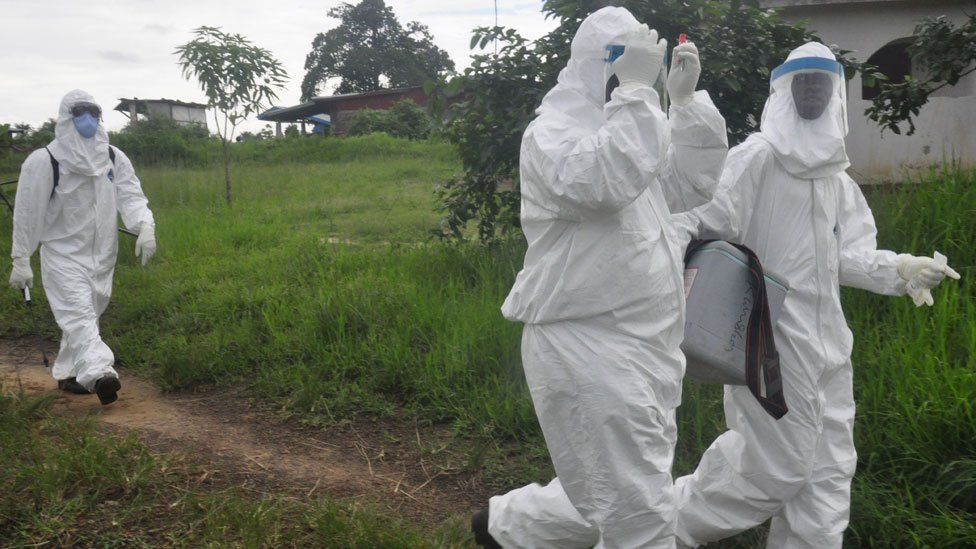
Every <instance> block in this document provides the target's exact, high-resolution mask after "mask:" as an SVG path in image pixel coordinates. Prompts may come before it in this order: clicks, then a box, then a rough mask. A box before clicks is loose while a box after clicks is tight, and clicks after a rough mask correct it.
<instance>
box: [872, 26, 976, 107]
mask: <svg viewBox="0 0 976 549" xmlns="http://www.w3.org/2000/svg"><path fill="white" fill-rule="evenodd" d="M911 43H912V39H911V38H899V39H898V40H894V41H891V42H888V43H887V44H886V45H884V46H882V48H881V49H879V50H878V51H876V52H874V55H872V56H871V57H869V58H868V63H870V64H872V65H874V66H876V67H878V69H879V70H880V71H881V72H882V73H883V74H884V75H885V76H887V77H888V78H889V79H890V80H891V82H892V83H895V84H899V83H901V82H904V81H905V76H908V75H911V76H912V78H917V79H924V78H926V76H927V75H926V68H925V67H924V66H919V65H917V64H915V63H912V58H911V57H910V56H909V55H908V50H907V48H908V45H909V44H911ZM974 74H976V73H974ZM974 74H969V75H967V76H965V77H963V78H962V79H960V80H959V82H957V83H956V85H955V86H945V87H944V88H941V89H939V90H936V91H935V92H934V93H933V94H932V97H966V96H969V95H973V89H974V87H976V76H974ZM879 92H880V89H879V87H878V86H877V84H875V85H874V86H867V85H864V84H863V83H862V85H861V98H862V99H867V100H871V99H874V98H875V97H877V96H878V93H879Z"/></svg>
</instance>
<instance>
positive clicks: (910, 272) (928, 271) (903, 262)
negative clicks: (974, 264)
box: [898, 252, 960, 306]
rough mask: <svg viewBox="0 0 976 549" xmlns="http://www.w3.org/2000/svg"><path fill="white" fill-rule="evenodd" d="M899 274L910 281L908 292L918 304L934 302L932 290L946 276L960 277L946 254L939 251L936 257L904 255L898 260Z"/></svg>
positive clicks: (957, 278) (955, 278) (956, 278)
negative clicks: (949, 262) (950, 264)
mask: <svg viewBox="0 0 976 549" xmlns="http://www.w3.org/2000/svg"><path fill="white" fill-rule="evenodd" d="M898 276H900V277H901V278H902V279H903V280H905V281H906V282H907V283H908V284H907V289H908V294H909V295H910V296H911V297H912V300H914V301H915V305H917V306H922V305H923V304H924V305H929V306H931V305H932V304H934V303H935V300H934V299H933V298H932V291H931V290H932V288H935V287H936V286H938V285H939V284H940V283H941V282H942V281H943V280H945V278H946V277H949V278H952V279H954V280H959V278H960V275H959V273H957V272H956V271H955V269H953V268H952V267H950V266H949V265H948V264H947V263H946V258H945V256H944V255H942V254H940V253H938V252H936V254H935V257H916V256H911V255H906V256H903V257H902V258H901V259H900V260H899V261H898Z"/></svg>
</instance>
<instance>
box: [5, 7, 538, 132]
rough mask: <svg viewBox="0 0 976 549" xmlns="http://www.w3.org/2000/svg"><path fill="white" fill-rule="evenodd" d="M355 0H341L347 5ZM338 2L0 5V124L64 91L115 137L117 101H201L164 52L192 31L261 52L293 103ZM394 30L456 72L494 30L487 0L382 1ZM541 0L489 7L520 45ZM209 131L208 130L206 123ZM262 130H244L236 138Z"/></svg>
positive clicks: (29, 113)
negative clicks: (90, 101)
mask: <svg viewBox="0 0 976 549" xmlns="http://www.w3.org/2000/svg"><path fill="white" fill-rule="evenodd" d="M356 2H358V0H349V3H356ZM341 3H342V2H341V1H340V0H85V1H79V0H0V14H2V15H0V35H2V37H3V42H2V44H0V123H16V122H28V123H30V124H32V125H34V126H35V127H36V126H37V125H39V124H40V123H41V122H43V121H44V120H47V119H48V118H51V117H54V116H56V114H57V109H58V104H59V103H60V101H61V97H62V96H63V95H64V94H65V93H66V92H68V91H69V90H72V89H74V88H81V89H83V90H86V91H88V92H90V93H91V94H92V95H94V96H95V98H96V99H97V100H98V101H99V102H100V103H101V104H102V108H103V109H104V110H105V111H106V116H105V123H106V125H107V126H108V128H109V129H113V130H117V129H119V128H121V127H122V126H124V125H125V123H126V121H127V118H126V117H125V116H124V115H123V114H121V113H119V112H116V111H112V109H114V108H115V106H116V105H117V104H118V99H119V98H120V97H139V98H145V99H156V98H161V97H165V98H167V99H181V100H184V101H197V102H204V96H203V93H202V92H200V90H199V88H198V87H197V86H196V85H195V84H193V83H191V82H188V81H186V80H184V79H183V78H182V76H181V74H180V71H179V68H178V67H177V65H176V56H174V55H173V50H174V48H175V47H176V46H177V45H179V44H183V43H185V42H187V41H189V40H190V39H191V35H190V31H191V30H192V29H194V28H196V27H199V26H201V25H210V26H219V27H222V28H223V29H224V30H225V31H228V32H233V33H239V34H242V35H244V36H246V37H247V38H249V39H250V40H251V41H252V42H254V43H255V44H257V45H258V46H261V47H262V48H265V49H268V50H270V51H271V52H272V53H273V54H274V55H275V56H276V57H277V58H278V60H279V61H281V62H282V63H283V64H284V66H285V68H286V69H287V71H288V76H289V82H288V85H287V88H286V89H285V90H284V91H283V92H282V93H280V94H279V104H281V105H294V104H296V103H297V102H298V99H299V96H300V94H301V92H300V86H301V81H302V77H303V76H304V74H305V72H304V70H303V66H304V63H305V56H306V55H307V54H308V52H309V50H310V49H311V43H312V39H313V38H314V37H315V35H316V33H319V32H324V31H326V30H328V29H330V28H333V27H334V26H336V25H337V24H338V21H337V20H335V19H330V18H328V17H327V16H326V12H328V10H329V8H331V7H334V6H337V5H339V4H341ZM386 3H387V5H389V6H391V7H392V8H393V11H394V12H395V13H396V15H397V18H398V19H399V20H400V22H401V23H402V24H406V22H408V21H420V22H421V23H423V24H425V25H427V26H428V27H429V28H430V31H431V33H432V34H433V35H434V41H435V43H436V44H437V45H438V46H439V47H441V48H443V49H445V50H447V52H448V53H449V54H450V56H451V59H453V60H454V63H455V65H457V68H458V70H460V69H463V68H464V67H466V66H467V65H468V64H469V55H470V50H469V49H468V43H469V41H470V38H471V30H472V29H473V28H475V27H478V26H485V25H492V24H493V23H494V2H493V0H387V1H386ZM541 6H542V1H541V0H534V1H532V0H498V19H499V24H501V25H503V26H509V27H514V28H516V29H518V30H519V31H520V32H521V33H522V34H523V35H524V36H526V37H529V38H536V37H539V36H541V35H543V34H545V33H546V32H548V31H549V30H550V29H552V28H553V27H555V23H554V22H553V21H552V20H551V19H550V20H546V19H545V18H544V17H543V16H542V13H541V12H540V10H541ZM210 125H211V130H212V129H213V127H212V126H213V123H212V121H211V122H210ZM262 125H263V124H262V123H260V122H258V121H252V122H250V123H247V124H245V125H244V129H251V130H254V129H256V128H260V127H261V126H262Z"/></svg>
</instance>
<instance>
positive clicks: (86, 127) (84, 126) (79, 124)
mask: <svg viewBox="0 0 976 549" xmlns="http://www.w3.org/2000/svg"><path fill="white" fill-rule="evenodd" d="M72 120H73V121H74V123H75V129H76V130H78V133H79V134H81V136H82V137H84V138H85V139H91V138H92V137H94V135H95V132H96V131H97V130H98V119H97V118H95V117H94V116H92V114H91V113H88V112H85V113H82V114H81V116H76V117H74V118H73V119H72Z"/></svg>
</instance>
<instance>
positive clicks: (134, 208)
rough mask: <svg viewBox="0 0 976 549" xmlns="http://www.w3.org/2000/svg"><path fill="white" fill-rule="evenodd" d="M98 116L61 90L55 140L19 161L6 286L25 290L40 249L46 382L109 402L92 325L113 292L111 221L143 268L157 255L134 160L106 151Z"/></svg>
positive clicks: (112, 396)
mask: <svg viewBox="0 0 976 549" xmlns="http://www.w3.org/2000/svg"><path fill="white" fill-rule="evenodd" d="M101 112H102V110H101V107H100V106H99V105H98V104H97V103H95V100H94V98H92V96H91V95H89V94H87V93H85V92H83V91H81V90H74V91H71V92H69V93H68V94H67V95H65V96H64V99H62V100H61V108H60V109H59V111H58V119H57V125H56V126H55V130H54V135H55V137H54V141H52V142H51V144H50V145H48V146H47V147H46V148H45V149H38V150H36V151H34V152H33V153H31V155H30V156H28V157H27V160H26V161H24V164H23V166H22V167H21V172H20V180H19V183H18V188H17V196H16V201H15V203H14V231H13V246H12V249H11V252H10V256H11V257H12V258H13V270H12V272H11V274H10V285H11V286H13V287H14V288H17V289H23V288H24V287H28V286H33V280H34V274H33V272H32V270H31V265H30V256H31V255H32V254H33V253H34V250H35V249H36V248H37V246H38V244H40V248H41V254H40V255H41V276H42V278H43V280H44V290H45V292H46V294H47V298H48V302H50V304H51V311H52V312H53V313H54V318H55V320H57V323H58V326H59V327H60V328H61V331H62V334H61V348H60V351H59V352H58V357H57V359H56V360H55V361H54V367H53V368H52V370H53V372H52V373H53V375H54V378H55V379H56V380H58V387H59V388H61V389H64V390H67V391H71V392H74V393H95V394H97V395H98V398H99V400H100V401H101V403H102V404H109V403H111V402H113V401H115V400H116V399H117V393H118V391H119V389H120V388H121V385H120V383H119V379H118V378H119V376H118V373H117V372H116V371H115V369H114V368H113V365H114V363H115V357H114V355H113V354H112V350H111V349H109V348H108V346H107V345H105V342H104V341H102V338H101V336H100V335H99V328H98V319H99V317H100V316H101V314H102V312H104V311H105V307H106V306H108V302H109V297H110V296H111V294H112V274H113V272H114V270H115V257H116V253H117V251H118V231H117V216H118V214H121V215H122V221H123V223H124V224H125V226H126V228H127V229H129V230H130V231H134V232H137V233H138V235H139V236H138V240H137V241H136V255H137V256H140V257H141V258H142V264H143V265H145V264H146V262H147V261H148V260H149V258H151V257H152V255H153V254H154V253H155V251H156V238H155V228H154V227H155V222H154V220H153V215H152V212H151V211H149V207H148V202H147V200H146V196H145V195H144V194H143V192H142V187H141V185H140V184H139V179H138V178H137V177H136V175H135V172H134V171H133V168H132V163H131V162H129V159H128V158H127V157H126V156H125V154H124V153H122V151H120V150H118V149H115V148H113V149H114V150H113V152H112V154H111V155H110V154H109V143H108V133H106V131H105V128H104V126H103V125H102V124H101V123H100V121H99V119H100V117H101ZM113 157H114V158H113ZM55 163H56V164H57V167H58V170H59V172H60V173H59V174H58V177H57V186H55V179H56V178H55V174H54V169H55V166H54V165H53V164H55Z"/></svg>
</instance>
